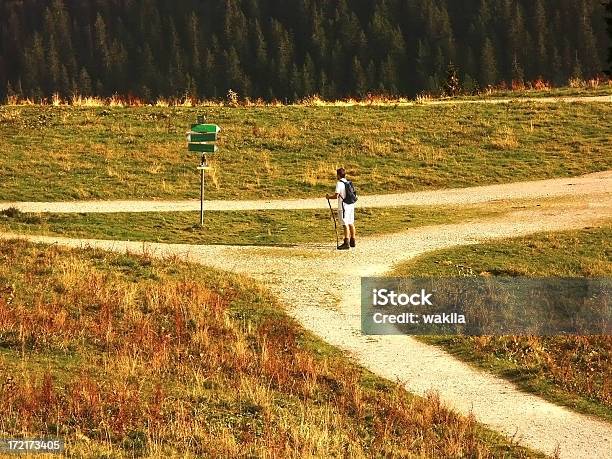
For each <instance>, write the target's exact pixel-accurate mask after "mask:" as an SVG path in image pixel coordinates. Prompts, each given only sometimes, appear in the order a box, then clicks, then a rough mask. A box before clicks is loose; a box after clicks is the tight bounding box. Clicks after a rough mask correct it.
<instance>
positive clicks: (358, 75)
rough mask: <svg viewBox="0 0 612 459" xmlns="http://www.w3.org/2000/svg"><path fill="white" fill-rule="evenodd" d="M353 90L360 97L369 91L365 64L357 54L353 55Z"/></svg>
mask: <svg viewBox="0 0 612 459" xmlns="http://www.w3.org/2000/svg"><path fill="white" fill-rule="evenodd" d="M351 80H352V81H351V92H352V93H353V95H355V96H358V97H363V96H365V94H366V92H367V83H368V82H367V78H366V74H365V71H364V70H363V66H362V65H361V62H360V61H359V58H358V57H357V56H355V57H353V65H352V66H351Z"/></svg>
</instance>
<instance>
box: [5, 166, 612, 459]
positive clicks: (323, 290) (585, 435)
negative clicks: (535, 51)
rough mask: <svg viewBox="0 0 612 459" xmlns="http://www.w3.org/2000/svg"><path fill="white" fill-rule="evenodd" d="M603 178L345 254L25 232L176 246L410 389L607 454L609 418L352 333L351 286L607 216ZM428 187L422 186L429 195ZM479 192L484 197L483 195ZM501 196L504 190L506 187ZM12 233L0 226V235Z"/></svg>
mask: <svg viewBox="0 0 612 459" xmlns="http://www.w3.org/2000/svg"><path fill="white" fill-rule="evenodd" d="M611 180H612V175H611V174H610V173H603V174H595V175H591V176H587V177H583V178H579V179H572V180H570V182H571V183H576V185H573V186H569V185H568V182H567V179H559V180H556V181H545V182H540V184H541V187H539V188H538V185H537V184H536V183H530V184H528V185H527V187H526V188H527V190H526V191H524V192H522V193H521V192H520V187H521V186H525V184H514V185H503V187H505V190H506V191H507V193H511V196H512V197H514V198H516V197H524V195H525V193H536V192H537V191H535V190H538V189H539V190H540V193H541V196H549V193H551V192H555V191H554V190H557V191H558V190H570V191H569V192H568V191H566V192H565V193H564V194H572V195H574V194H576V193H577V192H578V194H576V196H577V199H574V200H572V201H571V202H559V203H557V204H554V205H552V206H546V207H545V208H540V209H539V210H538V209H535V210H534V209H530V210H519V211H516V212H513V213H510V214H507V215H504V216H501V217H496V218H494V219H488V220H483V221H479V222H469V223H461V224H453V225H439V226H430V227H422V228H416V229H413V230H410V231H406V232H402V233H397V234H392V235H382V236H376V237H370V238H364V239H360V240H359V247H358V249H357V250H354V251H350V252H348V253H339V252H337V251H335V250H334V249H333V247H332V246H327V247H323V246H320V245H319V246H317V245H303V246H298V247H293V248H274V247H237V246H194V245H183V244H153V243H142V242H123V241H99V240H78V239H67V238H58V237H44V236H31V237H30V236H28V239H30V240H32V241H37V242H44V243H57V244H61V245H67V246H73V247H81V246H95V247H99V248H104V249H109V250H115V251H125V250H130V251H132V252H142V251H143V250H146V251H147V252H148V253H150V254H153V255H155V256H166V255H178V256H180V257H183V258H185V259H188V260H190V261H193V262H197V263H202V264H205V265H208V266H213V267H216V268H220V269H224V270H227V271H232V272H236V273H241V274H247V275H249V276H251V277H253V278H255V279H257V280H258V281H261V282H262V283H264V284H265V285H267V286H268V287H269V288H271V289H272V290H273V291H274V292H275V293H276V294H277V295H278V296H279V297H280V298H281V299H282V300H283V301H284V302H285V304H286V305H287V307H288V311H289V313H290V314H291V315H293V316H294V317H295V318H296V319H297V320H299V322H301V323H302V324H303V325H304V326H305V327H306V328H308V329H310V330H312V331H313V332H314V333H316V334H317V335H319V336H320V337H322V338H323V339H324V340H326V341H327V342H329V343H330V344H333V345H335V346H337V347H339V348H341V349H343V350H345V351H347V352H348V353H349V355H351V356H353V357H354V358H355V359H356V361H357V362H359V363H360V364H362V365H364V366H365V367H367V368H369V369H370V370H372V371H374V372H375V373H377V374H379V375H382V376H384V377H387V378H389V379H391V380H399V381H400V382H401V383H402V384H404V386H405V387H406V389H407V390H409V391H410V392H414V393H417V394H423V393H424V392H426V391H428V390H435V391H437V392H439V394H440V397H441V398H442V400H444V401H445V403H446V404H447V405H449V406H451V407H453V408H455V409H457V410H458V411H460V412H462V413H470V412H472V413H473V414H474V415H475V417H476V418H477V419H478V420H479V421H480V422H482V423H484V424H487V425H488V426H490V427H491V428H493V429H495V430H498V431H500V432H502V433H504V434H506V435H508V436H516V438H518V439H519V440H520V442H521V443H523V444H525V445H527V446H530V447H532V448H535V449H539V450H541V451H544V452H546V453H549V454H553V453H554V452H555V451H556V450H558V451H560V456H561V457H564V458H565V457H568V458H569V457H571V458H606V457H612V455H611V454H610V451H612V425H610V424H609V423H607V422H604V421H601V420H597V419H593V418H590V417H588V416H584V415H581V414H577V413H575V412H572V411H571V410H568V409H566V408H563V407H559V406H557V405H554V404H552V403H549V402H546V401H544V400H542V399H541V398H539V397H537V396H534V395H530V394H526V393H523V392H520V391H519V390H517V389H516V388H515V387H514V386H513V385H512V384H511V383H508V382H506V381H504V380H501V379H499V378H496V377H495V376H492V375H490V374H488V373H485V372H481V371H478V370H476V369H474V368H472V367H470V366H468V365H466V364H464V363H462V362H459V361H458V360H456V359H454V358H453V357H452V356H450V355H448V354H446V353H445V352H444V351H442V350H440V349H438V348H436V347H432V346H428V345H426V344H423V343H420V342H418V341H416V340H415V339H413V338H410V337H406V336H363V335H361V333H360V317H359V310H360V306H359V285H360V277H361V276H366V275H383V274H384V273H387V272H389V271H390V270H391V269H392V268H393V266H394V265H395V264H397V263H399V262H400V261H403V260H406V259H409V258H412V257H415V256H417V255H419V254H422V253H425V252H428V251H432V250H437V249H442V248H447V247H452V246H456V245H460V244H475V243H479V242H483V241H486V240H490V239H494V238H501V237H509V236H519V235H524V234H530V233H534V232H537V231H543V230H566V229H572V228H583V227H585V226H594V225H599V224H604V223H605V224H609V223H610V222H611V221H612V187H611V186H610V181H611ZM602 184H603V187H604V188H603V191H602ZM483 188H484V189H486V188H489V189H491V187H481V188H477V189H466V190H461V191H460V190H451V191H440V192H435V193H434V194H438V195H439V196H438V198H435V199H440V198H441V197H442V196H445V194H446V193H450V196H454V195H455V193H458V194H459V195H461V196H463V197H462V198H461V199H480V200H481V201H476V202H482V201H483V200H491V199H498V198H499V195H498V194H496V193H498V192H501V191H499V190H497V188H495V187H493V191H492V193H493V196H484V195H483ZM531 188H533V190H531V191H530V189H531ZM496 190H497V191H496ZM434 194H432V195H430V196H431V199H434V198H433V196H434ZM466 196H467V197H466ZM469 196H471V197H469ZM533 196H535V195H534V194H532V197H533ZM488 197H490V198H491V199H486V198H488ZM503 197H504V198H505V199H508V197H509V195H508V194H506V195H504V196H503ZM376 199H379V198H376ZM444 202H446V201H444ZM457 202H462V201H457ZM14 236H15V235H10V234H0V237H4V238H7V237H14ZM347 269H348V270H349V271H348V272H347ZM340 273H342V274H340Z"/></svg>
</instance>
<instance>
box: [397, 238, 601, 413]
mask: <svg viewBox="0 0 612 459" xmlns="http://www.w3.org/2000/svg"><path fill="white" fill-rule="evenodd" d="M610 240H612V227H609V226H607V227H602V228H590V229H584V230H580V231H565V232H559V233H541V234H537V235H534V236H526V237H520V238H514V239H507V240H503V241H495V242H491V243H486V244H477V245H470V246H462V247H457V248H452V249H448V250H441V251H438V252H433V253H430V254H426V255H423V256H421V257H418V258H415V259H414V260H411V261H409V262H406V263H404V264H401V265H399V266H397V267H396V270H395V274H397V275H398V276H408V277H410V276H412V277H418V276H424V277H449V276H476V275H492V276H528V277H532V276H538V277H598V276H610V275H612V249H611V248H610ZM423 339H424V340H425V341H427V342H429V343H433V344H437V345H440V346H442V347H444V348H445V349H447V350H448V351H450V352H451V353H452V354H454V355H456V356H458V357H460V358H462V359H465V360H467V361H469V362H471V363H473V364H475V365H477V366H479V367H481V368H484V369H486V370H488V371H492V372H494V373H496V374H497V375H500V376H502V377H505V378H507V379H509V380H511V381H513V382H514V383H516V384H517V385H518V386H519V387H520V388H522V389H524V390H527V391H530V392H534V393H536V394H538V395H541V396H543V397H545V398H547V399H549V400H551V401H554V402H556V403H561V404H564V405H566V406H569V407H571V408H574V409H576V410H578V411H581V412H584V413H588V414H595V415H598V416H601V417H603V418H605V419H607V420H612V386H611V385H610V381H611V380H612V364H611V363H610V362H612V337H610V336H573V337H564V336H550V337H538V336H503V337H490V336H481V337H459V336H436V337H425V338H423Z"/></svg>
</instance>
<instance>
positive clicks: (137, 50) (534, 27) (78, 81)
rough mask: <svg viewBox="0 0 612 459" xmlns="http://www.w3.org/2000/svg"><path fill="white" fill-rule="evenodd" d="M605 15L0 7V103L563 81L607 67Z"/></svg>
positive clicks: (352, 6)
mask: <svg viewBox="0 0 612 459" xmlns="http://www.w3.org/2000/svg"><path fill="white" fill-rule="evenodd" d="M606 8H607V9H608V10H610V8H612V7H610V5H608V6H606V5H604V4H602V3H601V0H461V1H450V0H181V1H174V0H90V1H82V0H4V1H3V2H2V4H1V5H0V16H1V17H2V18H3V19H2V22H1V24H0V37H1V41H0V97H1V98H5V97H6V96H7V95H15V94H16V95H19V96H22V97H33V98H35V99H38V98H44V97H50V96H51V95H52V94H54V93H58V94H60V96H62V97H70V96H71V95H72V94H81V95H96V96H102V97H106V96H110V95H112V94H115V93H117V94H120V95H133V96H137V97H140V98H142V99H145V100H150V99H154V98H157V97H160V96H163V97H181V96H184V95H190V96H193V97H196V98H220V97H224V96H225V94H226V93H227V91H228V90H229V89H232V90H233V91H235V92H237V93H238V94H239V95H240V96H243V97H251V98H264V99H267V100H271V99H280V100H283V99H287V100H295V99H299V98H302V97H305V96H308V95H312V94H319V95H321V96H322V97H324V98H342V97H349V96H352V97H363V96H365V95H366V94H368V93H384V94H389V95H410V96H412V95H415V94H418V93H420V92H423V91H429V92H439V91H442V90H443V89H444V85H445V82H446V80H447V79H448V74H449V69H451V73H452V75H453V77H454V78H456V80H457V82H458V83H459V84H460V85H461V86H462V87H463V88H464V89H465V90H467V91H472V90H475V89H477V88H485V87H488V86H491V85H500V84H505V85H511V84H512V83H513V82H514V83H515V84H519V85H520V84H522V83H523V82H526V81H535V80H538V79H541V80H544V81H547V82H551V83H552V84H557V85H561V84H565V83H566V82H567V80H568V79H569V78H572V77H576V78H592V77H595V76H596V75H600V74H601V73H602V72H603V71H604V70H605V68H606V66H607V63H606V61H607V60H608V57H607V53H608V45H609V37H608V33H607V27H612V26H610V25H607V24H606ZM611 53H612V52H611ZM610 59H612V54H611V56H610Z"/></svg>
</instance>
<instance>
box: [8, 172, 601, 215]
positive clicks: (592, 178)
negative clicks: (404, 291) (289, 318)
mask: <svg viewBox="0 0 612 459" xmlns="http://www.w3.org/2000/svg"><path fill="white" fill-rule="evenodd" d="M610 189H612V171H604V172H596V173H593V174H588V175H583V176H581V177H569V178H568V177H564V178H556V179H549V180H536V181H529V182H516V183H505V184H498V185H485V186H477V187H471V188H455V189H447V190H434V191H419V192H415V193H395V194H384V195H370V196H360V197H359V206H360V207H369V208H375V207H397V206H425V205H427V206H434V205H464V204H479V203H484V202H490V201H497V200H502V199H503V200H512V199H527V198H542V197H561V196H567V195H573V196H578V195H582V194H587V193H598V192H601V193H605V192H606V191H609V190H610ZM9 207H16V208H18V209H19V210H21V211H22V212H53V213H81V212H90V213H111V212H176V211H199V210H200V201H74V202H71V201H68V202H4V203H3V202H0V210H2V209H7V208H9ZM204 207H205V208H206V210H223V211H232V210H297V209H326V208H327V202H326V201H325V199H324V198H323V197H320V198H307V199H292V200H280V199H275V200H269V201H206V202H205V204H204Z"/></svg>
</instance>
